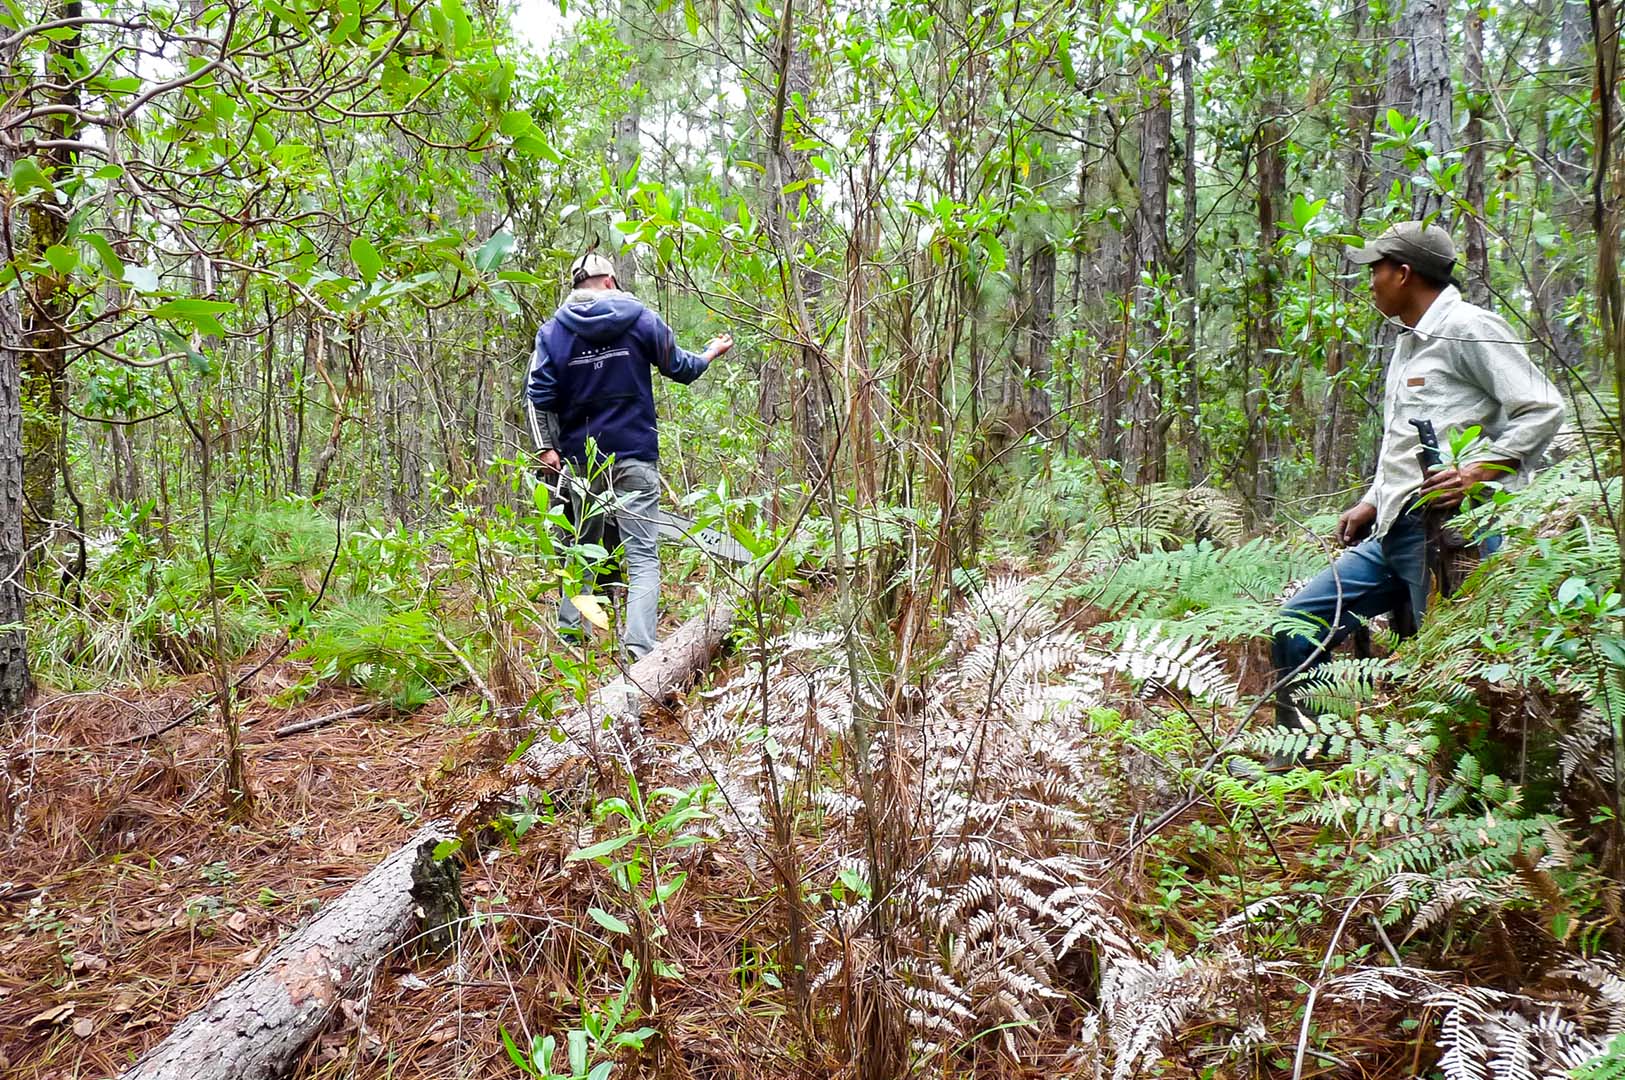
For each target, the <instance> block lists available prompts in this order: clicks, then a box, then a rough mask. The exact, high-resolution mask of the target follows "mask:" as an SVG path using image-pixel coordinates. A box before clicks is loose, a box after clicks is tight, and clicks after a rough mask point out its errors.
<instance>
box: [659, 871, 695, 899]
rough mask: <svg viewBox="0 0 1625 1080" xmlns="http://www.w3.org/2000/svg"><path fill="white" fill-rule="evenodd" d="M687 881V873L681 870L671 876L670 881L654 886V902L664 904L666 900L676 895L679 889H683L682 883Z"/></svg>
mask: <svg viewBox="0 0 1625 1080" xmlns="http://www.w3.org/2000/svg"><path fill="white" fill-rule="evenodd" d="M687 880H688V871H687V870H683V871H679V872H678V873H677V874H676V875H675V876H673V877H672V879H671V880H670V881H663V882H661V883H660V884H659V885H657V886H655V900H656V901H658V902H659V903H662V904H664V903H665V902H666V901H667V900H670V899H671V898H672V897H673V896H676V895H677V890H679V889H681V888H682V887H683V882H685V881H687Z"/></svg>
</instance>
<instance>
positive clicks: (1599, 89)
mask: <svg viewBox="0 0 1625 1080" xmlns="http://www.w3.org/2000/svg"><path fill="white" fill-rule="evenodd" d="M1615 2H1616V0H1590V7H1591V30H1592V45H1593V47H1594V48H1595V49H1596V57H1595V61H1594V63H1595V66H1594V68H1593V75H1594V81H1593V83H1592V87H1593V89H1594V91H1595V93H1596V97H1595V101H1596V103H1597V108H1596V111H1595V113H1594V117H1593V121H1592V123H1593V125H1594V126H1593V128H1592V132H1593V139H1592V143H1593V147H1594V149H1593V154H1594V158H1593V161H1592V173H1591V224H1592V227H1593V228H1594V229H1595V230H1596V233H1597V314H1598V317H1599V321H1600V322H1601V323H1602V327H1601V328H1602V352H1603V356H1604V358H1605V359H1606V360H1607V361H1608V363H1609V365H1610V366H1611V367H1612V368H1613V371H1612V374H1613V377H1614V410H1615V412H1614V416H1613V418H1612V419H1613V422H1614V424H1615V425H1617V426H1616V427H1615V428H1614V431H1615V432H1616V433H1617V432H1621V431H1625V280H1622V279H1621V276H1620V266H1619V261H1620V258H1621V256H1622V255H1625V251H1621V242H1622V234H1625V142H1622V141H1621V138H1620V117H1621V112H1622V110H1625V101H1621V98H1620V91H1619V81H1620V47H1619V45H1620V43H1619V33H1620V25H1619V12H1618V11H1617V10H1615V8H1614V4H1615ZM1622 469H1625V465H1622ZM1614 530H1615V537H1616V541H1617V543H1618V544H1619V550H1620V553H1621V555H1625V510H1621V509H1618V508H1616V509H1615V511H1614ZM1621 567H1622V568H1625V560H1622V562H1621ZM1621 575H1622V576H1621V579H1620V580H1621V582H1622V583H1625V569H1622V570H1621ZM1621 782H1625V780H1622V781H1621Z"/></svg>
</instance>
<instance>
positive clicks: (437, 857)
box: [431, 837, 463, 862]
mask: <svg viewBox="0 0 1625 1080" xmlns="http://www.w3.org/2000/svg"><path fill="white" fill-rule="evenodd" d="M462 849H463V842H462V840H460V839H458V838H457V837H452V838H451V839H449V840H442V841H440V843H438V844H436V845H435V846H434V851H433V853H432V854H431V857H432V858H433V859H434V861H435V862H440V861H441V860H443V859H449V858H451V857H452V856H453V855H455V854H457V853H458V852H459V851H461V850H462Z"/></svg>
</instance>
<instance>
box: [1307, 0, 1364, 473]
mask: <svg viewBox="0 0 1625 1080" xmlns="http://www.w3.org/2000/svg"><path fill="white" fill-rule="evenodd" d="M1368 15H1369V9H1368V6H1367V4H1366V0H1355V3H1354V5H1353V6H1352V8H1351V9H1350V12H1349V40H1350V41H1363V40H1365V35H1366V32H1367V17H1368ZM1350 81H1351V84H1352V85H1351V87H1350V90H1349V107H1348V114H1347V117H1346V120H1345V125H1346V135H1345V137H1346V139H1347V156H1346V158H1345V159H1344V160H1345V165H1344V171H1343V181H1344V184H1343V216H1344V218H1345V220H1346V221H1347V222H1348V229H1349V231H1350V232H1359V230H1360V219H1361V217H1363V216H1364V215H1365V204H1366V193H1367V189H1368V187H1369V185H1370V182H1371V124H1372V120H1373V119H1374V114H1375V113H1376V88H1375V87H1374V86H1373V85H1372V81H1371V71H1370V67H1369V65H1368V63H1367V60H1366V57H1365V56H1364V55H1362V56H1361V57H1360V59H1359V61H1358V68H1357V70H1356V71H1354V72H1351V74H1350ZM1333 258H1335V259H1336V260H1337V263H1338V265H1339V268H1340V269H1341V270H1342V271H1343V272H1344V273H1352V272H1356V271H1358V270H1359V269H1360V268H1359V267H1358V266H1355V265H1354V264H1353V263H1351V262H1349V261H1348V259H1347V258H1346V257H1344V256H1342V255H1334V256H1333ZM1356 276H1357V275H1356ZM1344 302H1345V303H1346V301H1344ZM1362 354H1363V350H1362V349H1361V347H1360V346H1359V345H1358V344H1356V343H1355V342H1354V341H1353V340H1351V339H1350V337H1349V335H1348V333H1347V331H1346V330H1339V331H1338V334H1337V338H1336V340H1334V341H1333V342H1332V343H1331V345H1330V346H1329V347H1328V348H1327V350H1326V383H1327V385H1326V415H1325V417H1324V418H1323V422H1322V423H1320V424H1318V425H1316V427H1315V458H1316V460H1317V461H1318V462H1319V463H1320V467H1321V480H1322V484H1323V486H1324V487H1325V488H1326V489H1327V490H1330V489H1333V488H1336V487H1340V486H1341V485H1342V484H1343V482H1344V481H1345V480H1346V479H1348V474H1349V472H1350V471H1351V470H1350V463H1351V462H1352V460H1353V448H1352V434H1353V431H1354V427H1355V425H1354V416H1353V415H1352V414H1353V411H1354V408H1355V399H1354V396H1353V395H1352V394H1350V393H1349V385H1348V384H1349V376H1348V375H1347V374H1345V372H1347V371H1348V370H1349V369H1350V367H1351V366H1352V364H1353V363H1355V362H1358V360H1359V359H1360V357H1361V356H1362ZM1366 355H1368V354H1366Z"/></svg>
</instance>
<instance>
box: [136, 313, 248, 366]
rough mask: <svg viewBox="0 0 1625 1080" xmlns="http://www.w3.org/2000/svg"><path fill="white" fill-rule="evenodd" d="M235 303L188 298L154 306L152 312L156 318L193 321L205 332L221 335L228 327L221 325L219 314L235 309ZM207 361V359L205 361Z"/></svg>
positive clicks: (184, 321)
mask: <svg viewBox="0 0 1625 1080" xmlns="http://www.w3.org/2000/svg"><path fill="white" fill-rule="evenodd" d="M234 307H235V305H233V304H228V303H226V302H225V301H223V300H199V299H196V298H187V299H182V300H170V301H168V302H167V303H163V304H159V305H158V306H157V307H155V308H153V309H152V311H151V312H150V314H151V315H152V317H153V318H155V319H169V320H172V321H174V322H183V323H191V324H192V325H193V326H195V327H196V328H197V329H198V330H199V331H201V332H203V333H205V334H214V335H217V336H219V337H224V336H225V335H226V328H225V327H224V326H221V325H220V320H219V319H218V318H216V316H218V315H223V314H224V313H226V312H228V311H231V310H233V308H234ZM205 362H206V361H205Z"/></svg>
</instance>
